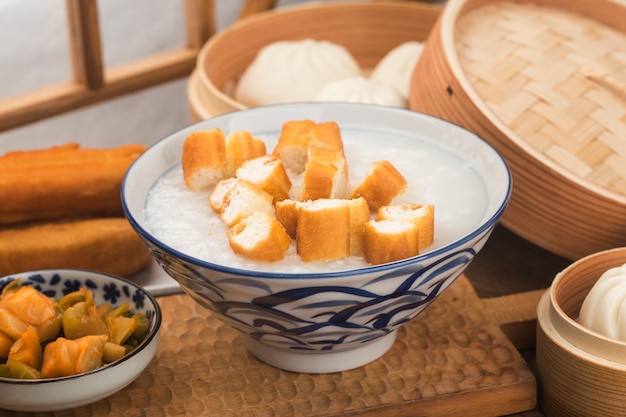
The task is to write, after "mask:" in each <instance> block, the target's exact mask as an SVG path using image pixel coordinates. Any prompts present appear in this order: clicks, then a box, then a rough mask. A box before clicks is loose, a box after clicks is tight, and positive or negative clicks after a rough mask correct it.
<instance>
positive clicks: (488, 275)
mask: <svg viewBox="0 0 626 417" xmlns="http://www.w3.org/2000/svg"><path fill="white" fill-rule="evenodd" d="M570 263H571V261H570V260H568V259H565V258H562V257H560V256H558V255H555V254H553V253H551V252H548V251H546V250H544V249H542V248H540V247H538V246H536V245H534V244H532V243H531V242H529V241H527V240H525V239H522V238H521V237H519V236H517V235H516V234H514V233H512V232H510V231H509V230H507V229H506V228H505V227H503V226H498V227H497V228H496V229H495V230H494V232H493V234H492V236H491V238H490V239H489V241H488V242H487V244H486V245H485V247H484V248H483V250H482V251H481V252H480V253H479V254H478V255H477V256H476V258H474V260H473V261H472V263H471V264H470V266H469V267H468V269H467V270H466V275H467V277H468V279H469V281H470V282H471V283H472V285H473V287H474V289H475V290H476V293H477V294H478V295H479V296H480V297H481V298H490V297H499V296H503V295H509V294H516V293H521V292H526V291H532V290H539V289H547V288H548V287H549V286H550V284H551V282H552V280H553V279H554V276H555V275H556V274H557V273H558V272H559V271H561V270H563V269H564V268H565V267H566V266H567V265H569V264H570ZM521 353H522V356H523V357H524V358H525V359H526V361H527V363H528V364H529V366H530V368H531V369H533V370H534V361H535V351H534V349H524V350H522V351H521ZM516 416H519V417H543V416H544V414H543V413H542V412H541V411H540V410H539V409H538V410H532V411H528V412H524V413H521V414H516Z"/></svg>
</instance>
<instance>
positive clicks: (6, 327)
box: [0, 280, 150, 378]
mask: <svg viewBox="0 0 626 417" xmlns="http://www.w3.org/2000/svg"><path fill="white" fill-rule="evenodd" d="M149 328H150V320H149V319H148V318H147V317H146V315H145V314H133V313H132V312H131V311H130V303H129V302H126V303H124V304H121V305H118V306H113V305H111V304H110V303H101V304H100V305H96V303H95V300H94V295H93V293H92V292H91V291H90V290H88V289H86V288H80V289H79V290H77V291H74V292H71V293H69V294H67V295H65V296H63V297H62V298H60V299H59V300H56V301H55V300H53V299H51V298H48V297H46V296H45V295H44V294H42V293H40V292H39V291H37V290H36V289H35V288H33V287H30V286H22V285H21V283H20V282H19V280H15V281H12V282H11V283H9V284H7V285H6V286H5V287H4V289H3V290H2V293H0V378H53V377H59V376H69V375H74V374H77V373H82V372H88V371H91V370H94V369H97V368H99V367H101V366H103V364H107V363H111V362H113V361H116V360H118V359H121V358H123V357H124V356H125V355H126V354H128V352H130V351H132V350H133V349H134V348H135V347H137V346H138V345H139V343H141V341H142V340H143V339H144V338H145V337H146V336H147V334H148V331H149Z"/></svg>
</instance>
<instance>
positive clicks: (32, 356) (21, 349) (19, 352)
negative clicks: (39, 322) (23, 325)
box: [9, 326, 42, 369]
mask: <svg viewBox="0 0 626 417" xmlns="http://www.w3.org/2000/svg"><path fill="white" fill-rule="evenodd" d="M41 358H42V351H41V344H40V343H39V335H38V334H37V331H36V330H35V328H34V327H32V326H28V329H27V330H26V331H25V332H24V334H23V335H22V336H21V337H20V338H19V339H17V340H16V341H15V343H13V346H11V350H10V351H9V361H11V360H16V361H20V362H23V363H25V364H26V365H28V366H30V367H31V368H35V369H40V368H41Z"/></svg>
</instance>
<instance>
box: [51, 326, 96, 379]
mask: <svg viewBox="0 0 626 417" xmlns="http://www.w3.org/2000/svg"><path fill="white" fill-rule="evenodd" d="M106 342H107V336H105V335H89V336H83V337H81V338H78V339H76V340H70V339H66V338H64V337H59V338H57V339H56V340H55V341H54V342H50V343H48V344H47V345H46V348H45V349H44V352H43V361H42V366H41V376H42V377H43V378H55V377H60V376H69V375H75V374H78V373H82V372H89V371H92V370H94V369H98V368H99V367H101V366H102V355H103V351H104V345H105V343H106Z"/></svg>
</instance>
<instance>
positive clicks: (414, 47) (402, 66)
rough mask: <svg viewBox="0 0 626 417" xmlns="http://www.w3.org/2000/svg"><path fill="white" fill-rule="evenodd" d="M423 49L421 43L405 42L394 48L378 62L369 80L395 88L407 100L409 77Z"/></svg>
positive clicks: (409, 84)
mask: <svg viewBox="0 0 626 417" xmlns="http://www.w3.org/2000/svg"><path fill="white" fill-rule="evenodd" d="M423 49H424V45H423V44H422V43H421V42H405V43H402V44H400V45H398V46H396V47H395V48H394V49H392V50H391V51H389V52H388V53H387V55H385V56H384V57H383V59H381V60H380V61H379V62H378V64H377V65H376V67H375V68H374V70H373V71H372V74H371V76H370V78H371V79H372V80H375V81H378V82H380V83H383V84H386V85H389V86H391V87H393V88H395V89H396V90H398V92H399V93H400V94H402V96H403V97H405V98H407V99H408V98H409V92H410V88H411V76H412V75H413V70H414V69H415V65H416V64H417V61H418V60H419V58H420V56H421V55H422V51H423Z"/></svg>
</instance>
